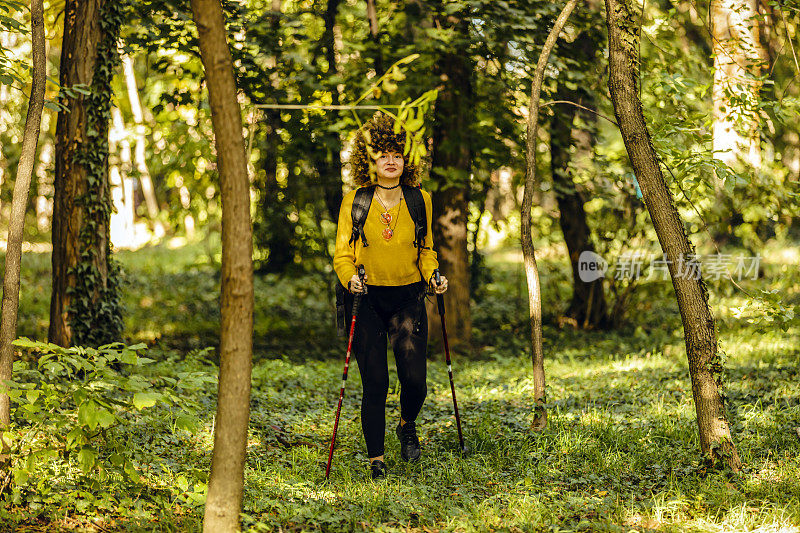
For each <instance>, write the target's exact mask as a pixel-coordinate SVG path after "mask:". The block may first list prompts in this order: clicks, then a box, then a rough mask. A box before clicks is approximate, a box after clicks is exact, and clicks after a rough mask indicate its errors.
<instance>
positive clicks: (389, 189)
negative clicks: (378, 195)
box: [376, 183, 400, 191]
mask: <svg viewBox="0 0 800 533" xmlns="http://www.w3.org/2000/svg"><path fill="white" fill-rule="evenodd" d="M376 185H378V187H380V188H381V189H386V190H387V191H391V190H392V189H396V188H398V187H399V186H400V184H399V183H398V184H397V185H395V186H394V187H384V186H383V185H381V184H380V183H378V184H376Z"/></svg>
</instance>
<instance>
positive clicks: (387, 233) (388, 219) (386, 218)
mask: <svg viewBox="0 0 800 533" xmlns="http://www.w3.org/2000/svg"><path fill="white" fill-rule="evenodd" d="M375 196H376V197H377V198H378V201H379V202H380V203H381V206H383V213H381V222H383V223H384V224H386V227H385V228H383V231H382V232H381V236H382V237H383V238H384V240H387V241H388V240H389V239H391V238H392V236H393V235H394V230H395V228H397V220H395V221H394V228H392V227H390V224H391V223H392V214H391V213H390V212H389V210H388V209H387V208H386V204H385V203H383V200H381V195H380V194H375ZM402 203H403V196H402V195H401V196H400V201H399V202H398V203H397V205H400V204H402Z"/></svg>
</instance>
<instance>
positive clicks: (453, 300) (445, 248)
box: [428, 15, 473, 349]
mask: <svg viewBox="0 0 800 533" xmlns="http://www.w3.org/2000/svg"><path fill="white" fill-rule="evenodd" d="M441 26H442V27H445V26H446V27H449V28H453V29H455V30H456V31H457V32H459V33H460V34H462V35H466V33H467V32H468V31H469V30H468V28H467V25H466V22H465V21H464V20H462V19H458V18H457V17H455V15H453V16H451V17H448V19H447V20H446V21H443V22H442V24H441ZM434 72H435V74H436V75H437V76H438V77H439V79H440V80H441V83H442V85H443V87H442V89H440V91H439V98H438V99H437V101H436V106H435V109H434V123H433V154H432V166H431V180H433V181H434V182H436V183H437V189H436V190H435V191H433V194H432V195H431V196H432V203H433V221H432V226H433V228H432V229H433V242H434V246H435V249H436V251H437V253H438V256H439V269H440V270H441V271H442V274H444V275H445V276H447V279H448V281H449V284H450V289H449V290H448V291H447V292H446V293H445V294H444V299H445V301H446V302H447V303H446V306H447V310H448V311H447V314H446V315H445V320H446V323H445V324H446V327H447V334H448V337H449V338H448V341H449V343H450V345H451V346H454V347H461V348H462V349H464V348H467V347H468V346H469V344H470V342H471V339H472V315H471V313H470V294H469V286H470V284H469V279H470V266H469V253H468V251H467V215H468V213H469V175H470V172H471V171H472V147H471V142H472V141H471V139H470V130H471V127H472V124H471V118H472V115H471V114H470V113H468V112H466V110H469V109H472V101H473V83H472V72H473V68H472V64H471V60H470V58H469V55H468V53H467V51H466V50H457V49H453V50H451V51H448V52H445V53H442V55H441V56H440V57H439V58H438V60H437V61H436V65H435V67H434ZM433 309H435V306H434V307H432V308H429V312H428V326H429V331H430V338H431V339H434V340H437V341H438V339H440V338H441V329H442V326H441V323H440V321H439V319H438V315H437V314H436V312H433Z"/></svg>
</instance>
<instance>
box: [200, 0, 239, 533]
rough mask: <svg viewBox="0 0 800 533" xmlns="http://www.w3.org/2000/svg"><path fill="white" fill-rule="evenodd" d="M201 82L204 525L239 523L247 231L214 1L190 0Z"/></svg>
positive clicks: (232, 88)
mask: <svg viewBox="0 0 800 533" xmlns="http://www.w3.org/2000/svg"><path fill="white" fill-rule="evenodd" d="M192 15H193V18H194V21H195V24H196V25H197V33H198V36H199V44H200V55H201V58H202V61H203V67H204V69H205V74H206V83H207V85H208V99H209V103H210V105H211V120H212V122H213V124H214V144H215V146H216V148H217V160H218V167H219V176H220V189H221V194H222V305H221V315H222V328H221V332H220V367H219V394H218V401H217V416H216V426H215V427H214V452H213V456H212V459H211V478H210V480H209V484H208V497H207V498H206V508H205V515H204V519H203V530H204V531H208V532H214V533H217V532H228V531H230V532H233V531H238V530H239V512H240V510H241V507H242V494H243V492H244V463H245V455H246V451H247V428H248V424H249V420H250V377H251V368H252V355H253V298H254V296H253V258H252V253H253V237H252V236H253V232H252V227H251V225H250V182H249V179H248V175H247V160H246V157H245V147H244V136H243V135H242V118H241V110H240V108H239V102H238V100H237V96H236V81H235V79H234V76H233V62H232V60H231V52H230V48H229V47H228V42H227V40H226V31H225V20H224V18H223V14H222V7H221V5H220V3H219V0H192Z"/></svg>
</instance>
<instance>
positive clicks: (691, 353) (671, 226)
mask: <svg viewBox="0 0 800 533" xmlns="http://www.w3.org/2000/svg"><path fill="white" fill-rule="evenodd" d="M606 16H607V23H608V41H609V80H608V87H609V90H610V91H611V99H612V101H613V103H614V113H615V115H616V117H617V123H618V124H619V126H620V130H621V132H622V138H623V141H624V142H625V148H626V150H627V152H628V156H629V158H630V161H631V164H632V165H633V169H634V172H635V173H636V178H637V180H638V181H639V186H640V188H641V190H642V195H643V197H644V202H645V205H646V206H647V210H648V211H649V213H650V218H651V219H652V220H653V226H654V227H655V230H656V234H657V236H658V240H659V242H660V243H661V249H662V250H663V252H664V254H665V255H666V257H667V260H668V267H669V272H670V275H671V277H672V285H673V287H674V288H675V295H676V298H677V301H678V308H679V309H680V313H681V320H682V321H683V329H684V334H685V336H686V355H687V357H688V359H689V374H690V375H691V378H692V393H693V396H694V401H695V409H696V411H697V424H698V427H699V431H700V447H701V450H702V453H703V455H704V456H705V457H707V458H709V459H710V460H712V461H716V460H722V461H724V462H725V463H726V464H727V465H728V466H729V467H730V468H731V469H732V470H734V471H738V470H739V468H740V467H741V461H740V459H739V455H738V454H737V452H736V447H735V446H734V444H733V440H732V439H731V433H730V428H729V426H728V419H727V417H726V414H725V406H724V403H723V399H722V396H721V394H720V390H721V387H722V378H721V372H722V363H721V358H720V355H719V353H718V348H717V338H716V331H715V325H714V317H713V316H712V315H711V310H710V309H709V307H708V290H707V288H706V285H705V283H704V281H703V278H702V273H701V272H700V269H699V267H697V268H693V267H692V265H691V263H689V261H690V260H691V259H692V258H693V257H694V247H693V246H692V244H691V243H690V242H689V239H688V237H687V236H686V233H685V229H684V226H683V221H682V220H681V218H680V215H679V214H678V212H677V210H676V209H675V205H674V204H673V202H672V197H671V195H670V192H669V189H668V188H667V185H666V183H665V182H664V177H663V175H662V174H661V168H660V167H659V165H658V156H657V154H656V152H655V149H654V148H653V144H652V141H651V140H650V133H649V131H648V129H647V124H646V123H645V120H644V115H643V113H642V104H641V102H640V101H639V94H638V89H637V88H638V84H639V73H638V70H637V69H638V62H639V56H638V49H637V46H638V42H639V29H638V17H637V16H636V15H634V13H633V12H632V11H631V10H630V7H629V6H628V4H627V2H626V1H625V0H606Z"/></svg>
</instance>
